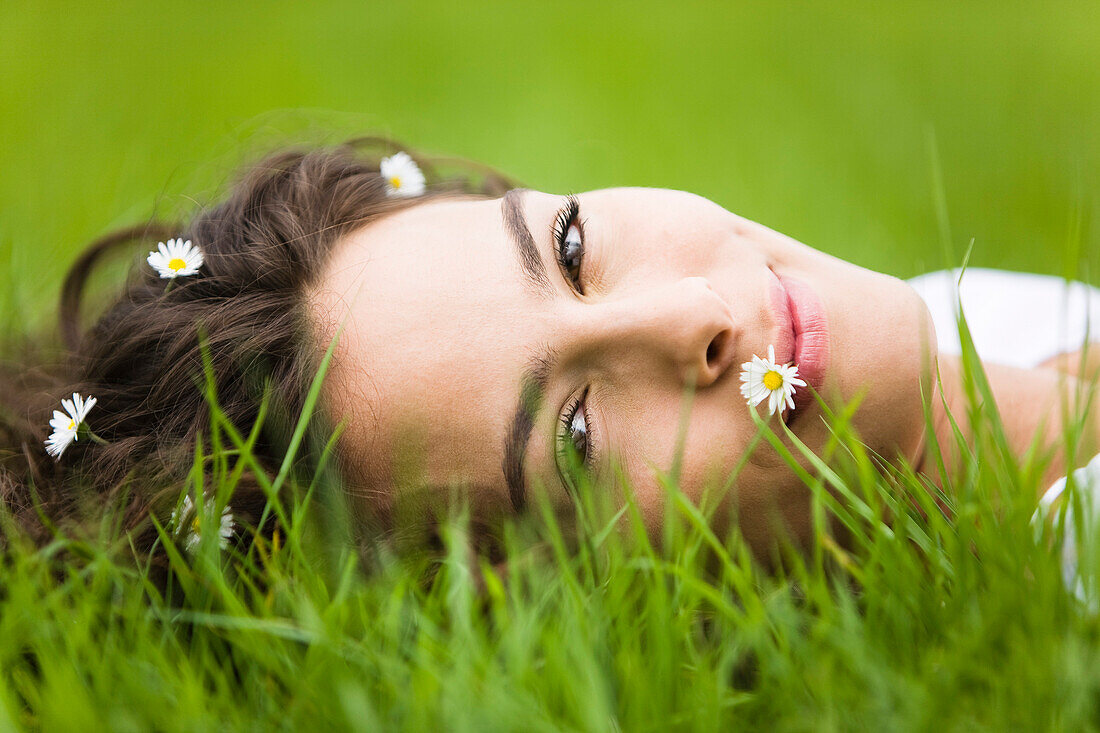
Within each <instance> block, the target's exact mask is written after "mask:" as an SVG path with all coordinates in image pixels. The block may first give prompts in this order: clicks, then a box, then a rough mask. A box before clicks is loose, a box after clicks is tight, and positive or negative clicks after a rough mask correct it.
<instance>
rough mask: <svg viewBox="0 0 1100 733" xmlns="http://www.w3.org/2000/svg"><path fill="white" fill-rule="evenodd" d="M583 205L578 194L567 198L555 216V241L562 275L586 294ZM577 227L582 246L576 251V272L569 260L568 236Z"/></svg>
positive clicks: (578, 290) (575, 288) (580, 291)
mask: <svg viewBox="0 0 1100 733" xmlns="http://www.w3.org/2000/svg"><path fill="white" fill-rule="evenodd" d="M580 213H581V205H580V202H579V201H577V197H576V196H569V197H568V198H566V199H565V206H563V207H562V208H561V210H560V211H559V212H558V215H557V216H556V217H555V218H554V227H553V236H554V242H555V249H556V251H557V258H556V259H557V261H558V267H560V268H561V272H562V275H563V276H564V277H565V279H566V280H568V281H569V284H570V285H571V286H572V287H573V289H574V290H576V291H577V293H578V294H580V295H584V285H583V284H582V282H581V268H582V267H583V264H584V253H585V246H584V222H583V221H581V220H580ZM574 226H575V227H577V230H578V233H579V234H580V243H579V245H580V247H579V251H578V252H577V253H576V256H577V262H576V265H575V269H576V272H575V273H571V272H570V271H571V270H573V269H574V265H573V264H572V263H571V262H570V261H569V259H568V257H569V253H568V252H567V251H566V247H567V246H568V242H566V237H568V236H569V230H570V229H572V228H573V227H574Z"/></svg>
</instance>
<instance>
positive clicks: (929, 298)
mask: <svg viewBox="0 0 1100 733" xmlns="http://www.w3.org/2000/svg"><path fill="white" fill-rule="evenodd" d="M909 284H910V285H912V286H913V289H914V290H916V291H917V294H918V295H920V296H921V298H923V299H924V302H925V304H926V305H927V306H928V310H929V312H930V313H931V314H932V322H933V323H935V325H936V340H937V341H938V342H939V350H940V351H941V352H942V353H945V354H959V353H961V351H962V349H961V347H960V346H959V330H958V326H957V325H956V314H957V313H958V310H959V305H960V304H961V305H962V309H963V313H965V314H966V323H967V325H968V326H969V327H970V335H971V337H972V338H973V339H974V348H975V349H976V350H977V352H978V356H980V357H981V358H982V361H989V362H993V363H996V364H1005V365H1008V366H1017V367H1024V368H1027V367H1033V366H1037V365H1039V364H1041V363H1042V362H1044V361H1046V360H1047V359H1049V358H1051V357H1052V356H1057V355H1058V354H1063V353H1067V352H1074V351H1077V350H1078V349H1080V348H1081V346H1082V345H1083V344H1084V343H1085V340H1086V337H1087V338H1088V340H1089V341H1098V342H1100V289H1097V288H1094V287H1091V286H1089V285H1086V284H1084V283H1080V282H1069V283H1067V282H1066V281H1065V280H1063V279H1062V278H1060V277H1054V276H1052V275H1032V274H1029V273H1023V272H1008V271H1007V270H989V269H983V268H978V267H969V268H967V269H966V272H965V273H963V276H962V282H961V283H959V271H958V270H939V271H937V272H930V273H928V274H927V275H921V276H920V277H915V278H913V279H912V280H910V281H909Z"/></svg>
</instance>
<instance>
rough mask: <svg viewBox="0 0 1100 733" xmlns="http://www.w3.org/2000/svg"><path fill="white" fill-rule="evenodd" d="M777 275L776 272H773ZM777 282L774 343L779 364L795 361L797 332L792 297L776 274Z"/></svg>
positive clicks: (774, 309)
mask: <svg viewBox="0 0 1100 733" xmlns="http://www.w3.org/2000/svg"><path fill="white" fill-rule="evenodd" d="M772 274H773V275H775V272H774V271H773V272H772ZM775 283H776V285H777V286H778V288H779V290H778V295H779V296H780V297H779V298H778V300H780V301H781V302H778V303H774V304H773V306H774V307H773V308H772V310H773V311H774V312H775V320H776V324H775V338H774V341H773V342H772V345H774V346H775V360H776V362H777V363H779V364H790V363H791V362H793V361H794V356H795V353H794V347H795V336H796V334H795V332H794V316H793V315H792V314H791V299H790V296H789V295H788V294H787V289H786V288H784V287H783V282H782V280H780V279H779V276H778V275H775Z"/></svg>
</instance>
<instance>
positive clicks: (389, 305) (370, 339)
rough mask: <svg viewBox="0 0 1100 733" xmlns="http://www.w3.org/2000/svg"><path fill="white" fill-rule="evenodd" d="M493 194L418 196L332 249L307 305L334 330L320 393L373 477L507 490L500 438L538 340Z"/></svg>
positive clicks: (529, 298) (529, 299)
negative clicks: (404, 467) (411, 466)
mask: <svg viewBox="0 0 1100 733" xmlns="http://www.w3.org/2000/svg"><path fill="white" fill-rule="evenodd" d="M512 250H513V245H512V243H511V240H510V238H509V236H508V235H507V233H506V231H505V228H504V223H503V220H502V217H501V201H500V200H499V199H494V200H444V201H437V202H430V203H425V204H423V205H420V206H416V207H413V208H410V209H407V210H404V211H401V212H398V213H396V214H394V215H392V216H390V217H387V218H385V219H382V220H380V221H377V222H373V223H371V224H370V225H368V226H367V227H365V228H363V229H361V230H359V231H357V232H355V233H353V234H351V235H350V236H349V237H347V238H346V240H345V241H344V242H342V243H340V244H339V245H338V246H337V247H336V249H335V251H334V253H333V256H332V259H331V261H330V263H329V266H328V268H327V272H326V274H325V275H324V277H323V278H322V282H321V283H320V285H319V286H318V288H317V292H316V293H315V294H314V298H313V302H314V304H315V309H316V311H317V313H318V316H319V319H318V320H319V321H320V322H321V323H322V324H324V325H323V327H322V329H321V331H322V333H321V337H322V338H330V337H331V336H332V335H333V334H334V333H335V332H336V329H337V328H340V329H342V331H341V334H340V336H339V341H338V346H337V350H336V354H335V356H334V361H333V365H332V368H331V371H330V377H329V380H328V383H327V387H326V394H327V397H328V399H327V401H328V403H329V409H330V410H332V411H333V412H334V413H335V415H336V417H337V418H338V419H340V418H343V419H344V420H346V425H347V427H346V433H345V434H346V444H347V445H350V446H353V447H354V449H355V450H365V451H366V453H367V455H365V456H364V461H365V463H366V464H367V465H369V466H371V467H372V470H371V473H373V474H374V475H373V476H370V478H372V479H374V480H378V481H384V480H388V479H391V478H393V476H392V473H393V471H394V470H395V467H394V464H393V460H395V459H396V460H397V461H412V462H414V463H416V464H417V468H418V471H423V472H424V473H426V478H427V479H428V480H430V481H433V482H439V483H449V482H459V483H469V484H477V485H478V486H484V487H486V488H488V490H489V491H491V492H498V491H499V493H500V494H501V495H502V496H503V497H506V495H507V492H506V489H505V488H504V485H503V477H502V475H501V472H500V444H499V436H502V435H503V434H504V431H505V429H506V423H507V422H508V420H509V418H510V417H511V415H510V413H511V411H512V409H513V407H514V404H513V403H514V400H515V399H516V394H517V390H518V385H519V381H520V376H521V373H522V369H523V364H524V362H525V359H526V358H527V356H528V354H527V350H528V349H529V348H530V344H531V343H532V337H533V336H534V337H536V338H537V335H536V334H537V331H538V327H539V324H538V320H537V318H535V317H534V312H535V311H536V310H537V309H536V306H537V300H538V299H537V296H536V295H535V294H534V293H532V292H530V290H529V289H528V288H526V287H525V285H524V280H523V276H522V273H521V269H520V266H519V262H518V260H517V258H516V256H515V253H514V252H513V251H512Z"/></svg>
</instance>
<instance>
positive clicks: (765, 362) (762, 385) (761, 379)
mask: <svg viewBox="0 0 1100 733" xmlns="http://www.w3.org/2000/svg"><path fill="white" fill-rule="evenodd" d="M741 381H742V382H744V384H742V385H741V394H742V395H743V396H744V397H745V399H747V400H748V401H749V404H750V405H752V406H753V407H756V406H757V405H759V404H760V403H761V402H763V401H764V399H765V398H766V399H767V400H768V414H770V415H778V414H779V413H780V412H782V411H783V409H784V406H786V408H789V409H792V410H793V409H794V399H793V395H794V388H795V387H796V386H798V387H805V386H806V383H805V382H804V381H802V380H801V379H799V378H798V367H797V366H796V365H794V364H783V365H779V364H776V363H775V347H774V346H768V358H767V359H761V358H760V357H759V356H757V355H756V354H753V355H752V361H746V362H745V363H744V364H742V365H741Z"/></svg>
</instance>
